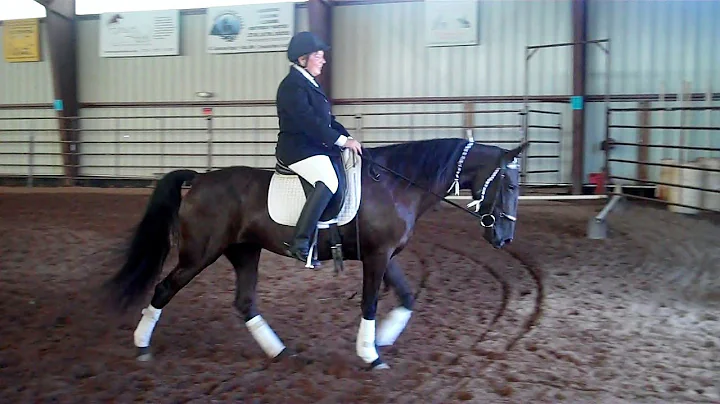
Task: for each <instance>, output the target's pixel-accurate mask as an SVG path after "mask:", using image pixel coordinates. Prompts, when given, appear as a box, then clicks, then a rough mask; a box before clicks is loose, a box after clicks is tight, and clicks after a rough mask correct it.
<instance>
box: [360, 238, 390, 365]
mask: <svg viewBox="0 0 720 404" xmlns="http://www.w3.org/2000/svg"><path fill="white" fill-rule="evenodd" d="M388 262H389V254H388V253H385V252H384V253H379V254H377V253H376V254H372V255H368V256H367V257H365V258H364V259H363V291H362V301H361V303H360V308H361V309H362V318H361V319H360V328H359V329H358V334H357V342H356V345H355V349H356V352H357V355H358V356H359V357H360V359H362V360H363V361H364V362H365V363H367V364H369V365H370V367H371V368H372V369H387V368H388V365H386V364H385V363H384V362H383V361H382V359H380V355H379V354H378V351H377V347H376V346H375V313H376V312H377V302H378V295H379V294H380V284H381V282H382V280H383V276H384V275H385V270H386V268H387V266H388Z"/></svg>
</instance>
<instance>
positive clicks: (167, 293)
mask: <svg viewBox="0 0 720 404" xmlns="http://www.w3.org/2000/svg"><path fill="white" fill-rule="evenodd" d="M525 147H526V144H525V143H523V144H522V145H520V146H518V147H517V148H514V149H512V150H506V149H503V148H499V147H496V146H489V145H483V144H479V143H475V142H473V141H468V140H465V139H460V138H442V139H433V140H423V141H413V142H407V143H400V144H394V145H390V146H384V147H377V148H367V149H364V151H363V155H362V158H363V160H362V163H363V164H362V166H361V169H362V171H361V174H360V178H361V180H360V183H361V186H362V196H361V198H360V202H359V208H358V210H357V214H356V215H355V216H354V218H353V219H352V221H351V222H350V223H347V224H345V225H342V226H340V227H339V230H340V233H341V237H342V253H343V256H345V257H348V259H353V260H360V261H362V267H363V281H362V301H361V304H360V307H361V314H362V316H361V319H360V326H359V330H358V334H357V344H356V353H357V355H358V356H359V357H360V358H361V359H362V361H363V362H364V363H365V364H366V365H369V367H370V368H373V369H382V368H387V365H386V364H385V363H384V362H383V361H382V359H381V358H380V356H379V354H378V351H377V346H385V345H391V344H392V343H393V342H394V341H395V339H396V338H397V337H398V336H399V335H400V333H401V332H402V331H403V329H404V328H405V326H406V324H407V322H408V320H409V318H410V315H411V313H412V309H413V303H414V302H413V295H412V293H411V289H410V287H409V285H408V284H407V281H406V280H405V277H404V274H403V273H402V270H401V268H400V267H399V266H398V264H397V260H396V259H394V257H395V256H396V255H397V254H399V253H400V252H401V251H402V250H403V248H404V247H405V246H406V245H407V243H408V241H409V240H410V238H411V236H412V234H413V229H414V226H415V222H416V221H417V220H418V219H419V218H420V217H421V216H422V215H423V214H424V213H425V212H427V211H428V210H429V209H430V208H431V207H433V206H434V205H436V204H438V203H439V202H441V201H442V198H444V197H445V196H447V195H448V194H449V193H450V192H451V190H453V189H458V188H459V189H470V190H471V191H472V196H473V199H474V202H473V203H471V204H470V205H468V206H473V205H474V206H475V212H477V213H472V211H470V213H471V214H473V215H475V216H476V217H478V218H479V219H480V224H481V226H482V227H481V229H483V231H484V233H483V236H484V238H485V240H486V241H487V242H489V243H490V244H491V245H493V246H494V247H496V248H501V247H502V246H503V245H505V244H506V243H509V242H510V241H512V239H513V237H514V233H515V221H516V217H515V215H516V212H517V204H518V197H519V194H520V191H519V185H518V181H519V171H518V170H519V168H518V165H517V157H518V155H519V154H520V153H521V152H522V151H523V150H524V149H525ZM348 152H349V151H348ZM273 175H277V173H274V172H273V171H270V170H263V169H257V168H252V167H247V166H235V167H229V168H224V169H220V170H216V171H210V172H207V173H202V174H201V173H197V172H195V171H192V170H176V171H173V172H170V173H168V174H166V175H165V176H164V177H163V178H162V179H160V181H159V182H158V183H157V185H156V188H155V190H154V191H153V194H152V196H151V197H150V200H149V202H148V205H147V208H146V211H145V213H144V216H143V218H142V220H141V221H140V223H139V224H138V225H137V228H136V229H135V233H134V235H133V238H132V240H131V243H130V246H129V249H128V251H127V252H126V255H125V257H124V260H125V263H124V265H123V266H122V268H121V269H120V270H119V271H118V273H117V274H116V275H115V276H114V277H113V278H112V279H110V280H109V281H108V282H107V283H106V286H108V287H109V291H110V292H111V294H110V295H109V296H110V298H111V299H112V300H113V302H114V303H116V304H117V305H118V306H119V307H120V308H122V309H127V308H128V307H129V306H130V305H133V304H134V303H136V302H137V301H138V300H139V299H140V298H142V296H143V295H144V294H145V293H146V292H147V290H148V289H149V288H150V285H152V283H153V282H154V281H155V279H156V278H157V277H158V276H159V275H160V273H161V272H162V268H163V264H164V262H165V259H166V257H167V255H168V254H169V251H170V248H171V242H170V234H171V231H172V230H173V229H178V231H179V240H178V241H179V246H178V249H179V252H178V254H179V257H178V258H179V259H178V264H177V266H176V267H175V268H174V269H173V270H172V271H171V272H170V273H169V274H168V275H167V276H166V277H165V278H164V279H163V280H162V281H160V282H159V283H157V284H156V285H155V291H154V294H153V296H152V299H151V302H150V305H149V306H147V307H146V308H144V309H143V310H142V314H143V316H142V318H141V320H140V322H139V324H138V326H137V328H136V330H135V333H134V337H135V345H136V347H137V348H138V350H139V355H138V359H141V360H146V359H149V358H150V339H151V336H152V332H153V329H154V327H155V325H156V323H157V321H158V319H159V318H160V313H161V311H162V309H163V308H164V307H165V306H167V304H168V303H169V302H170V300H171V299H172V298H173V296H175V294H176V293H178V292H179V291H180V289H182V288H183V287H184V286H185V285H187V284H188V283H189V282H190V281H191V280H192V279H193V278H194V277H195V276H197V275H198V274H199V273H200V272H202V270H203V269H205V268H206V267H208V266H209V265H210V264H212V263H213V262H215V261H216V260H217V259H218V258H219V257H220V256H221V255H224V256H225V257H226V258H227V259H228V260H229V261H230V262H231V263H232V265H233V267H234V268H235V273H236V278H237V284H236V296H235V302H234V304H235V307H236V308H237V310H238V311H239V312H240V314H241V316H242V317H243V318H244V321H245V324H246V326H247V328H248V330H249V331H250V332H251V334H252V335H253V337H254V338H255V340H256V341H257V343H258V344H259V345H260V347H261V348H262V349H263V350H264V352H265V353H266V354H267V355H268V356H269V357H270V358H277V357H279V356H281V355H282V356H286V355H289V354H288V350H287V349H286V347H285V345H284V344H283V343H282V342H281V341H280V339H279V338H278V337H277V335H276V334H275V333H274V332H273V330H272V328H270V326H269V325H268V324H267V323H266V322H265V320H264V319H263V318H262V316H261V315H260V313H259V311H258V309H257V306H256V296H255V289H256V285H257V279H258V262H259V259H260V253H261V251H262V250H263V249H265V250H268V251H271V252H273V253H276V254H279V255H285V253H284V251H285V248H284V245H283V242H284V241H286V240H290V238H291V236H292V232H293V227H292V226H286V225H280V224H278V223H276V222H274V221H273V220H272V218H271V217H270V215H269V213H268V212H269V210H268V190H269V187H270V186H271V185H270V184H271V180H272V178H273ZM185 182H191V188H190V190H189V191H188V192H187V194H186V195H185V197H184V198H183V197H182V194H181V189H182V185H183V184H184V183H185ZM298 203H299V204H301V203H302V201H299V202H298ZM456 207H459V206H458V205H456ZM461 209H465V208H462V207H461ZM317 249H318V259H319V260H320V261H326V260H330V259H331V257H332V255H331V251H330V243H329V242H328V235H327V230H320V231H319V235H318V241H317ZM383 281H384V282H385V283H386V284H387V285H389V286H390V287H392V288H393V290H394V291H395V294H396V295H397V297H398V299H399V300H400V304H401V305H400V306H398V307H396V308H394V309H393V310H392V311H391V312H390V314H389V315H388V317H387V318H386V319H384V321H383V322H381V323H380V325H379V327H378V329H377V335H376V329H375V314H376V308H377V301H378V294H379V290H380V286H381V283H382V282H383Z"/></svg>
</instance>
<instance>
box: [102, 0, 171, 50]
mask: <svg viewBox="0 0 720 404" xmlns="http://www.w3.org/2000/svg"><path fill="white" fill-rule="evenodd" d="M99 30H100V57H105V58H108V57H132V56H170V55H179V54H180V11H178V10H157V11H133V12H111V13H103V14H100V27H99Z"/></svg>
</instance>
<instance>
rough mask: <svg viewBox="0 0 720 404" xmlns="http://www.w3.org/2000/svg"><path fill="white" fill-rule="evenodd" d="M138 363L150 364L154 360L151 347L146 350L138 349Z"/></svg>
mask: <svg viewBox="0 0 720 404" xmlns="http://www.w3.org/2000/svg"><path fill="white" fill-rule="evenodd" d="M136 359H137V360H138V362H149V361H151V360H152V352H150V347H146V348H138V355H137V357H136Z"/></svg>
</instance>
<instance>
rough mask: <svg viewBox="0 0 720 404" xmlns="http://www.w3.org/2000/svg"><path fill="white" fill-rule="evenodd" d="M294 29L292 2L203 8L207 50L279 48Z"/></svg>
mask: <svg viewBox="0 0 720 404" xmlns="http://www.w3.org/2000/svg"><path fill="white" fill-rule="evenodd" d="M294 32H295V3H264V4H246V5H241V6H228V7H210V8H208V9H207V24H206V35H207V52H208V53H247V52H282V51H285V50H286V49H287V45H288V43H289V42H290V38H292V35H293V33H294Z"/></svg>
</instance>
